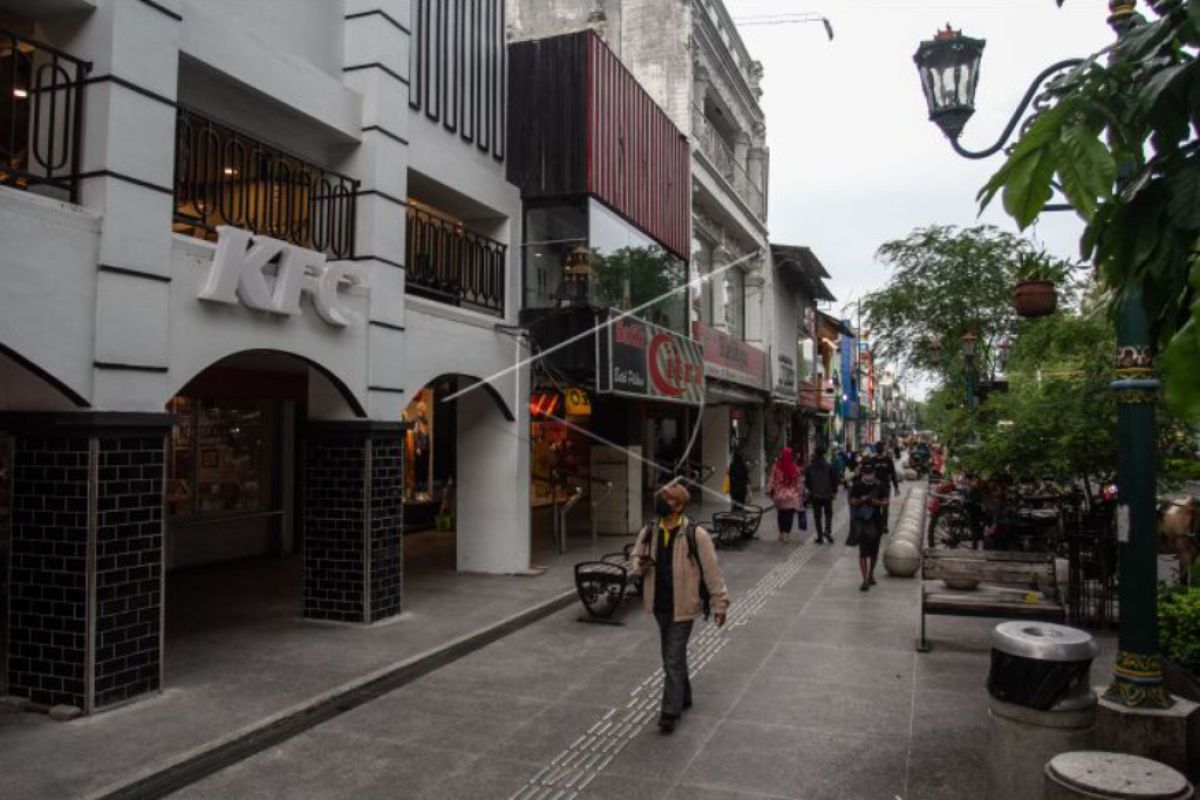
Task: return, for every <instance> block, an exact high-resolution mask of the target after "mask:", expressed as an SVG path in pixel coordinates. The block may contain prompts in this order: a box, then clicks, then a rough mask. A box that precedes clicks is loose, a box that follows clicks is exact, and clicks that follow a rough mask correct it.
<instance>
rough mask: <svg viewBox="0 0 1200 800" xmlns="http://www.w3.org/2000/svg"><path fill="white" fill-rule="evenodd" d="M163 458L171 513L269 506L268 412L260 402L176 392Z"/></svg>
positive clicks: (233, 511) (181, 514)
mask: <svg viewBox="0 0 1200 800" xmlns="http://www.w3.org/2000/svg"><path fill="white" fill-rule="evenodd" d="M170 410H171V412H172V413H173V414H175V415H176V416H177V418H178V422H177V423H176V425H175V427H174V429H173V430H172V431H171V451H170V459H169V460H168V463H167V508H168V511H169V513H170V514H171V516H173V517H188V516H216V515H222V514H238V513H249V512H256V511H264V510H266V509H268V508H269V507H270V503H271V497H270V464H271V461H270V447H269V438H270V437H269V431H270V414H271V407H270V406H269V405H268V404H266V403H255V402H240V401H234V402H224V401H221V402H218V401H214V400H203V399H194V398H190V397H176V398H174V399H173V400H172V401H171V404H170Z"/></svg>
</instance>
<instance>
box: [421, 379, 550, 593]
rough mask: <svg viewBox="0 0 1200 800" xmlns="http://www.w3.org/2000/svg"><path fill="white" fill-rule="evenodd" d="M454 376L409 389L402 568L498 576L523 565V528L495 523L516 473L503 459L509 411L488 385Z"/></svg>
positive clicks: (505, 509)
mask: <svg viewBox="0 0 1200 800" xmlns="http://www.w3.org/2000/svg"><path fill="white" fill-rule="evenodd" d="M478 382H479V379H478V378H475V377H472V376H469V375H462V374H457V373H447V374H443V375H439V376H437V377H435V378H433V379H432V380H429V381H428V382H426V383H425V384H424V385H423V386H422V387H421V388H419V389H417V390H415V391H413V393H412V395H411V399H410V400H409V403H408V405H407V407H406V408H405V410H404V412H403V419H404V421H405V422H406V423H407V430H406V432H405V454H404V458H405V481H404V518H405V526H404V527H405V571H406V573H408V574H410V575H411V574H414V573H418V574H419V573H420V572H428V571H437V570H458V571H471V572H474V571H481V572H505V571H516V570H520V569H524V568H525V567H526V566H528V531H527V526H526V529H525V530H520V531H517V530H515V527H516V526H511V525H506V524H505V523H504V522H503V520H504V519H505V517H506V515H509V516H511V514H512V507H513V504H514V502H518V500H519V497H518V496H519V492H517V491H516V490H515V489H516V483H517V481H518V480H519V479H521V478H522V477H523V475H521V474H519V473H518V472H517V471H516V465H515V464H514V463H513V460H512V458H511V455H512V452H514V451H515V449H516V448H515V447H514V444H515V440H514V438H513V437H514V436H515V435H516V434H517V431H516V425H515V424H514V419H515V417H514V414H513V409H512V408H510V406H509V404H508V403H507V402H506V400H505V399H504V398H503V397H502V396H501V395H500V393H499V392H497V391H496V390H495V388H494V387H492V386H491V385H489V384H482V385H480V386H478V387H477V388H475V389H472V390H470V391H467V392H465V393H464V394H462V395H461V396H458V397H455V395H456V394H457V393H458V392H460V391H462V390H464V389H467V388H468V387H470V386H472V385H474V384H476V383H478Z"/></svg>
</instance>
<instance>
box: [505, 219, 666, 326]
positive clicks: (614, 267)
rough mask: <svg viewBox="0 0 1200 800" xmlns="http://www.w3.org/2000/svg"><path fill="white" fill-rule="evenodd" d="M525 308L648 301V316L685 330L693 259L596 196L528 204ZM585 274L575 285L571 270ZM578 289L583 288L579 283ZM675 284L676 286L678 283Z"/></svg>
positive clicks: (632, 305) (602, 306)
mask: <svg viewBox="0 0 1200 800" xmlns="http://www.w3.org/2000/svg"><path fill="white" fill-rule="evenodd" d="M525 238H526V241H525V248H524V249H525V252H524V262H525V308H554V307H558V306H559V305H561V304H571V303H581V302H582V303H586V305H588V306H591V307H593V308H597V309H605V308H616V309H619V310H623V311H624V310H629V309H631V308H638V307H640V306H643V305H646V308H645V309H643V310H642V311H640V312H639V313H638V316H639V317H641V318H642V319H644V320H646V321H648V322H652V323H654V324H656V325H660V326H662V327H664V328H669V329H671V330H673V331H676V332H679V333H686V330H687V329H686V322H687V302H688V299H687V292H686V290H685V289H684V288H683V287H684V285H685V284H686V283H687V262H686V261H684V260H682V259H679V258H676V257H675V256H673V255H671V254H670V253H668V252H667V251H666V250H665V249H663V248H662V247H661V246H660V245H659V244H658V243H656V242H655V241H654V240H653V239H651V238H650V237H649V236H646V235H645V234H643V233H642V232H641V231H639V230H638V229H637V228H635V227H634V226H633V225H631V224H629V223H628V222H626V221H625V220H624V219H622V218H621V217H620V216H618V215H617V214H615V213H614V212H612V211H610V210H608V208H606V207H605V206H604V205H603V204H602V203H599V202H597V201H596V200H590V199H589V200H588V201H587V203H586V205H585V204H583V203H582V202H581V203H567V204H560V205H554V206H543V207H536V206H534V207H530V208H527V209H526V211H525ZM566 269H572V270H575V271H576V272H577V274H579V275H584V276H585V278H584V280H585V281H586V282H585V283H581V284H574V285H569V282H565V281H564V279H563V275H564V270H566ZM579 286H584V287H585V288H584V289H579V290H578V291H579V294H576V289H577V287H579ZM672 290H676V291H672Z"/></svg>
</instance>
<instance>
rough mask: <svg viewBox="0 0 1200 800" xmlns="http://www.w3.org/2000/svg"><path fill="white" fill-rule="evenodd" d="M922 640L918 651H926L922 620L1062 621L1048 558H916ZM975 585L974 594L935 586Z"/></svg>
mask: <svg viewBox="0 0 1200 800" xmlns="http://www.w3.org/2000/svg"><path fill="white" fill-rule="evenodd" d="M921 578H922V582H921V637H920V639H918V640H917V650H918V651H919V652H922V653H926V652H928V651H929V649H930V644H929V641H928V640H927V639H926V637H925V617H926V616H927V615H929V614H943V615H947V616H958V617H998V618H1002V619H1040V620H1050V621H1055V622H1061V621H1063V620H1064V619H1065V618H1066V607H1065V605H1064V604H1063V602H1062V596H1061V591H1060V589H1059V587H1058V584H1057V582H1056V579H1055V572H1054V554H1053V553H1010V552H1003V551H995V550H963V549H930V548H925V550H924V551H923V553H922V558H921ZM947 578H948V579H949V580H950V581H952V582H953V581H955V580H974V581H978V582H979V583H978V588H975V589H950V588H942V587H941V586H934V585H933V581H942V580H944V579H947Z"/></svg>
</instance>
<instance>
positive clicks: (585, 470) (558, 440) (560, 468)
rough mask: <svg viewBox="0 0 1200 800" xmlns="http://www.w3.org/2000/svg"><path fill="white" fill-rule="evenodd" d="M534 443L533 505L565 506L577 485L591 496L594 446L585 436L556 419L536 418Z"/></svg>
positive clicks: (532, 458) (532, 450)
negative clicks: (563, 504)
mask: <svg viewBox="0 0 1200 800" xmlns="http://www.w3.org/2000/svg"><path fill="white" fill-rule="evenodd" d="M530 442H531V449H530V473H531V477H532V479H533V480H532V481H531V482H530V486H529V504H530V505H531V506H533V507H534V508H538V507H541V506H548V505H551V504H552V503H554V502H556V501H557V502H559V503H565V502H567V501H568V500H570V499H571V497H572V496H574V493H575V487H577V486H578V487H581V488H582V489H583V491H584V495H585V496H587V495H589V493H590V490H591V478H590V477H589V476H590V474H591V463H590V452H591V451H590V447H591V444H590V442H589V440H588V438H587V437H586V436H585V435H584V434H582V433H580V432H579V431H577V430H574V429H573V428H571V427H569V426H567V425H565V424H563V423H562V422H559V421H556V420H554V419H552V418H541V419H534V420H533V422H532V423H530Z"/></svg>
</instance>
